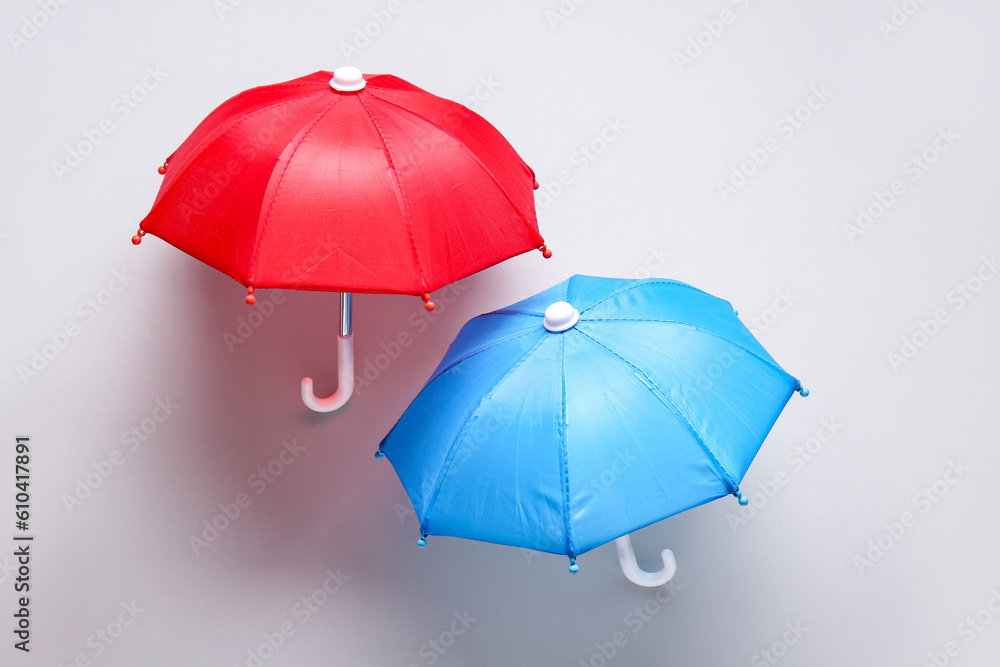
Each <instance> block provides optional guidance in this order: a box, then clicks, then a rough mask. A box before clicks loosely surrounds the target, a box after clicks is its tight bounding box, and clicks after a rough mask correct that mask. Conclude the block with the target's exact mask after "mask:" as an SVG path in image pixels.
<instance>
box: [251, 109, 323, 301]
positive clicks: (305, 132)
mask: <svg viewBox="0 0 1000 667" xmlns="http://www.w3.org/2000/svg"><path fill="white" fill-rule="evenodd" d="M340 99H341V98H340V96H339V95H337V96H335V97H334V98H333V101H332V102H330V104H329V105H328V106H327V107H326V108H325V109H323V111H321V112H320V113H318V114H316V117H315V118H314V119H313V120H312V122H310V123H309V124H308V125H307V126H306V127H304V128H303V129H302V130H300V131H299V133H298V135H297V139H296V141H295V145H294V146H293V147H292V150H291V152H290V153H289V154H288V159H287V160H286V161H285V165H284V167H283V168H282V170H281V175H280V176H278V182H277V184H276V185H275V186H274V194H273V195H271V201H270V203H269V204H268V205H267V213H265V214H264V215H263V223H261V225H260V231H259V232H258V233H257V239H256V242H255V243H254V250H253V257H252V258H251V259H250V265H249V266H248V267H247V279H248V281H249V282H251V283H253V281H254V274H255V273H256V270H257V258H258V257H259V256H260V248H261V246H263V245H264V234H265V232H267V223H268V222H270V221H271V212H272V211H273V210H274V204H275V202H277V201H278V195H279V194H280V193H281V186H283V185H284V184H285V176H286V175H287V174H288V170H289V169H290V168H291V166H292V160H293V159H294V158H295V154H296V153H297V152H298V151H299V148H300V147H301V146H302V143H303V142H304V141H305V140H306V139H308V138H309V135H310V134H311V133H312V131H313V129H314V128H315V127H316V126H317V125H318V124H319V122H320V121H321V120H323V119H324V118H326V115H327V114H328V113H330V110H331V109H333V107H335V106H336V105H337V102H339V101H340ZM280 162H281V158H280V157H279V158H278V163H280ZM277 166H278V164H277V163H276V164H275V167H277ZM271 177H272V178H273V177H274V172H273V171H272V172H271Z"/></svg>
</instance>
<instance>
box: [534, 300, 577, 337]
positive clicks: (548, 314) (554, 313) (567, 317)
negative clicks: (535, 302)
mask: <svg viewBox="0 0 1000 667" xmlns="http://www.w3.org/2000/svg"><path fill="white" fill-rule="evenodd" d="M579 320H580V311H579V310H577V309H576V308H574V307H573V306H572V304H569V303H567V302H565V301H556V302H555V303H554V304H552V305H551V306H549V307H548V308H546V309H545V321H544V322H543V324H544V325H545V328H546V329H548V330H549V331H566V329H569V328H572V327H573V325H575V324H576V323H577V322H578V321H579Z"/></svg>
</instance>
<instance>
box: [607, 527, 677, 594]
mask: <svg viewBox="0 0 1000 667" xmlns="http://www.w3.org/2000/svg"><path fill="white" fill-rule="evenodd" d="M615 549H616V550H617V551H618V562H619V563H620V564H621V566H622V573H623V574H624V575H625V577H626V578H627V579H628V580H629V581H631V582H632V583H633V584H638V585H639V586H648V587H653V586H662V585H664V584H666V583H667V582H669V581H670V580H671V579H673V578H674V573H675V572H677V561H676V560H674V552H672V551H671V550H670V549H664V550H663V552H662V553H661V554H660V555H661V556H662V558H663V569H662V570H660V571H659V572H646V571H645V570H643V569H640V568H639V563H638V562H636V560H635V549H633V548H632V538H631V537H630V536H628V535H623V536H621V537H619V538H618V539H617V540H615Z"/></svg>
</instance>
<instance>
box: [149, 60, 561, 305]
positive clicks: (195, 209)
mask: <svg viewBox="0 0 1000 667" xmlns="http://www.w3.org/2000/svg"><path fill="white" fill-rule="evenodd" d="M331 77H333V78H332V79H331ZM160 172H161V173H162V174H164V179H163V183H162V185H161V186H160V191H159V193H158V194H157V197H156V201H155V202H154V204H153V208H152V210H151V211H150V213H149V215H147V216H146V218H145V219H144V220H143V221H142V223H141V224H140V227H139V232H138V233H137V234H136V236H135V237H134V238H133V242H134V243H138V242H139V241H140V240H141V238H142V236H143V235H144V234H145V233H147V232H148V233H150V234H154V235H156V236H159V237H160V238H162V239H164V240H165V241H167V242H168V243H171V244H172V245H174V246H176V247H178V248H180V249H181V250H183V251H184V252H186V253H188V254H190V255H192V256H193V257H196V258H197V259H200V260H201V261H203V262H205V263H206V264H209V265H210V266H213V267H215V268H216V269H218V270H220V271H222V272H224V273H226V274H227V275H229V276H232V277H233V278H235V279H236V280H238V281H239V282H240V283H242V284H243V285H245V286H247V288H248V291H249V294H250V296H248V298H247V300H248V302H251V303H252V301H253V297H252V295H253V289H254V288H255V287H258V288H267V287H280V288H292V289H306V290H324V291H335V292H377V293H391V294H415V295H424V300H425V301H428V300H429V297H428V296H427V293H428V292H431V291H433V290H435V289H437V288H439V287H441V286H443V285H446V284H448V283H450V282H452V281H455V280H458V279H460V278H463V277H465V276H468V275H470V274H472V273H475V272H477V271H480V270H482V269H485V268H487V267H489V266H492V265H493V264H496V263H498V262H501V261H503V260H505V259H508V258H510V257H513V256H514V255H518V254H520V253H523V252H526V251H528V250H531V249H533V248H538V249H540V250H542V251H543V254H545V256H549V255H550V254H551V253H550V252H549V251H548V250H547V249H546V248H545V242H544V240H543V239H542V237H541V235H540V234H539V232H538V222H537V220H536V218H535V208H534V195H533V192H532V190H533V187H537V184H535V177H534V172H533V171H532V170H531V169H530V168H529V167H528V165H527V164H525V163H524V161H523V160H522V159H521V158H520V156H518V154H517V153H516V152H515V151H514V149H513V148H512V147H511V145H510V144H509V143H508V142H507V140H506V139H504V137H503V136H502V135H501V134H500V133H499V132H498V131H497V130H496V129H495V128H494V127H493V126H492V125H490V124H489V123H488V122H486V121H485V120H483V118H481V117H480V116H478V115H476V114H475V113H473V112H472V111H470V110H469V109H467V108H466V107H464V106H462V105H460V104H456V103H455V102H451V101H449V100H446V99H443V98H440V97H437V96H435V95H432V94H430V93H428V92H426V91H424V90H421V89H420V88H417V87H416V86H414V85H412V84H410V83H407V82H406V81H404V80H402V79H400V78H398V77H395V76H391V75H361V73H360V72H359V71H358V70H355V69H353V68H342V69H341V70H337V72H336V73H331V72H325V71H320V72H316V73H315V74H310V75H308V76H304V77H302V78H299V79H294V80H292V81H287V82H284V83H278V84H274V85H270V86H262V87H259V88H253V89H251V90H247V91H245V92H243V93H240V94H239V95H237V96H235V97H233V98H232V99H230V100H229V101H227V102H225V103H224V104H222V106H220V107H219V108H217V109H216V110H215V111H213V112H212V113H211V114H210V115H209V116H208V117H207V118H206V119H205V120H204V121H202V123H201V124H200V125H198V127H197V128H196V129H195V130H194V132H193V133H192V134H191V136H190V137H188V138H187V139H186V140H185V141H184V143H183V144H181V146H180V148H178V149H177V151H176V152H174V154H173V155H171V156H170V157H168V158H167V160H166V162H165V163H164V165H163V166H162V167H160Z"/></svg>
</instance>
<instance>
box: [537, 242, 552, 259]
mask: <svg viewBox="0 0 1000 667" xmlns="http://www.w3.org/2000/svg"><path fill="white" fill-rule="evenodd" d="M539 250H541V251H542V257H544V258H545V259H548V258H549V257H552V251H551V250H549V249H548V248H547V247H545V244H544V243H543V244H542V247H541V248H539Z"/></svg>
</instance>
